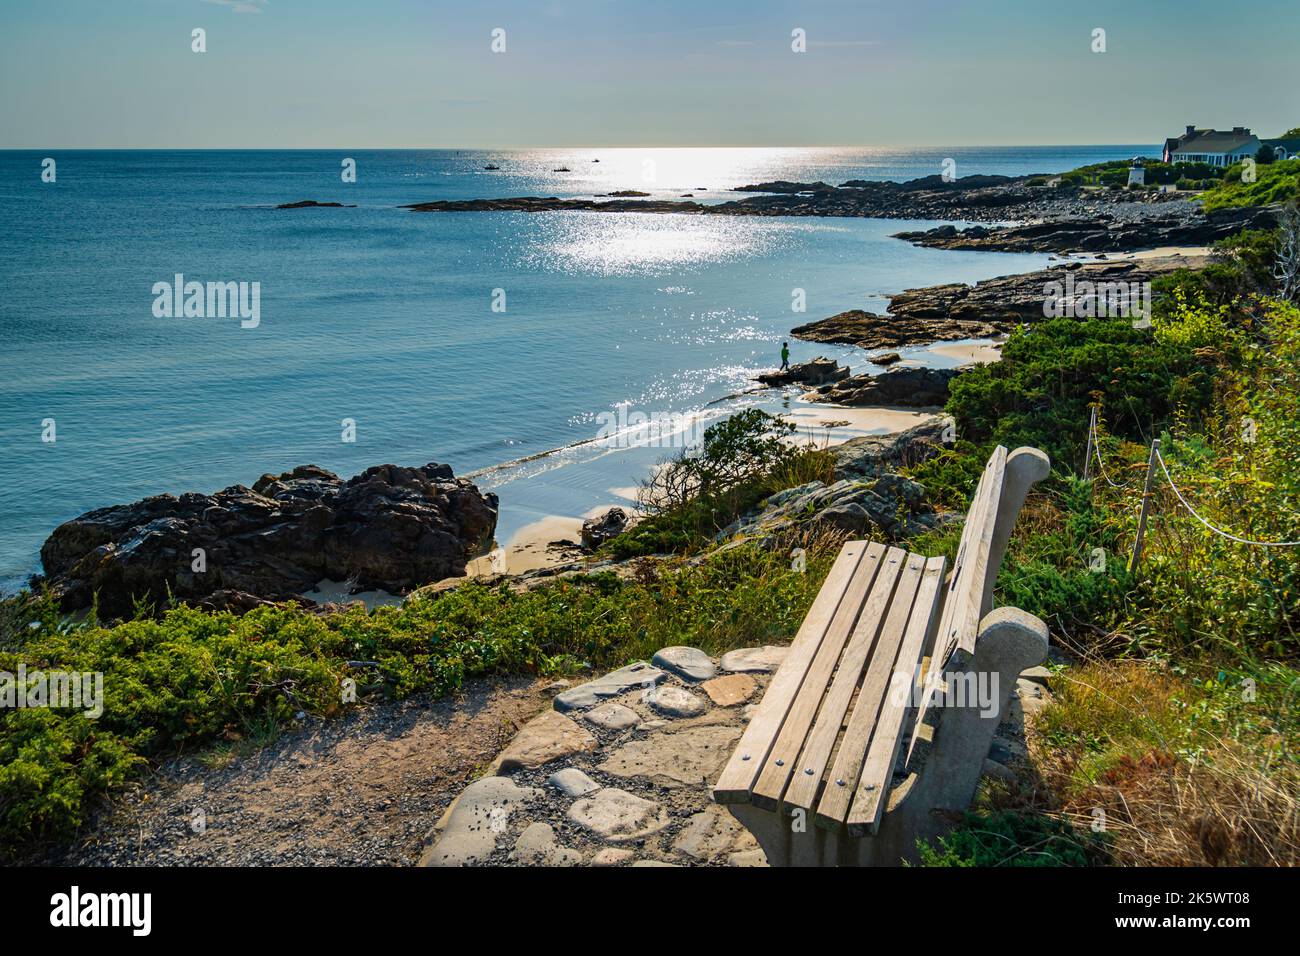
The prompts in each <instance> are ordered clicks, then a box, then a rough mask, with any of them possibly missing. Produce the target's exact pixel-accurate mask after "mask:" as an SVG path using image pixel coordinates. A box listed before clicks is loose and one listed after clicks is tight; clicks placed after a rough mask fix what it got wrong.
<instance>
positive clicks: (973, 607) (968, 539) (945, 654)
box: [907, 445, 1007, 760]
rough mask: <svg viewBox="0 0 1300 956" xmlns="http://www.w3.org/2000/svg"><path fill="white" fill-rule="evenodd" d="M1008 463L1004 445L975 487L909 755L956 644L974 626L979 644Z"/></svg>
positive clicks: (990, 461)
mask: <svg viewBox="0 0 1300 956" xmlns="http://www.w3.org/2000/svg"><path fill="white" fill-rule="evenodd" d="M1006 468H1007V450H1006V448H1005V447H1003V446H1002V445H999V446H998V447H997V448H996V449H994V451H993V455H992V457H990V458H989V461H988V464H987V465H985V467H984V474H983V476H982V477H981V478H980V482H979V485H978V486H977V487H976V489H975V498H974V500H973V501H972V502H971V508H970V512H969V514H968V515H967V517H966V527H965V528H964V529H962V533H961V542H960V543H959V544H958V546H957V557H956V558H955V559H954V561H953V565H952V574H951V575H950V576H949V579H948V586H947V588H946V590H945V597H944V603H943V615H942V617H941V618H940V620H939V628H938V630H937V631H936V633H935V639H934V645H933V651H932V653H931V655H930V667H929V671H928V672H927V675H926V680H925V689H924V691H923V693H922V695H921V700H920V706H919V708H918V710H917V714H916V722H915V724H914V726H913V729H912V740H911V742H910V743H909V744H908V748H907V756H908V759H909V760H911V757H912V752H913V751H914V750H915V749H916V742H917V740H918V739H920V734H921V725H922V723H923V722H924V720H925V715H926V712H927V711H928V710H929V707H930V703H931V701H932V700H933V699H934V694H935V691H936V690H938V687H939V683H940V681H941V680H942V676H943V669H944V666H945V665H946V664H947V663H948V658H949V656H950V655H951V654H952V651H953V650H954V648H956V647H957V646H958V645H959V644H960V643H961V642H962V641H963V639H964V638H965V637H966V633H965V632H966V631H967V630H969V631H970V632H971V633H970V637H969V640H970V643H971V646H972V647H973V646H974V640H975V634H974V632H975V630H976V629H978V627H979V618H980V604H981V602H982V601H983V600H984V573H985V571H986V570H987V568H988V556H989V548H990V547H991V545H992V541H993V526H994V524H995V523H996V521H997V513H998V503H999V501H1000V500H1001V498H1002V482H1003V479H1004V478H1005V477H1006Z"/></svg>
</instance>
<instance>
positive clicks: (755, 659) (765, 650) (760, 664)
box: [719, 644, 787, 674]
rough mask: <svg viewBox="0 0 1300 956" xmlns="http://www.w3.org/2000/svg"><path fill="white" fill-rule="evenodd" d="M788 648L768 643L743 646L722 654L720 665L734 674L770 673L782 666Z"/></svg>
mask: <svg viewBox="0 0 1300 956" xmlns="http://www.w3.org/2000/svg"><path fill="white" fill-rule="evenodd" d="M786 650H787V648H784V647H776V646H774V645H771V644H768V645H766V646H764V647H742V648H740V649H739V650H735V651H727V653H725V654H723V655H722V660H721V661H720V662H719V666H720V667H721V668H722V669H723V670H724V671H727V672H728V673H732V674H768V673H771V672H772V671H774V670H776V669H777V668H778V667H780V666H781V662H782V661H783V660H785V653H786Z"/></svg>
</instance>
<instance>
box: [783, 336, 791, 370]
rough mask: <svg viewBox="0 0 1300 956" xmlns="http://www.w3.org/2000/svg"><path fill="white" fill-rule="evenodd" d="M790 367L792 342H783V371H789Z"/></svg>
mask: <svg viewBox="0 0 1300 956" xmlns="http://www.w3.org/2000/svg"><path fill="white" fill-rule="evenodd" d="M789 368H790V343H789V342H782V343H781V371H783V372H784V371H787V370H788V369H789Z"/></svg>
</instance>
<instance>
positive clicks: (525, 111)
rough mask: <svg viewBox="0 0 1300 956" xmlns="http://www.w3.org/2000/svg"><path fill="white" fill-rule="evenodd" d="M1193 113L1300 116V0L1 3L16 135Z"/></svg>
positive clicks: (235, 134)
mask: <svg viewBox="0 0 1300 956" xmlns="http://www.w3.org/2000/svg"><path fill="white" fill-rule="evenodd" d="M195 28H202V29H203V30H204V31H205V32H206V52H203V53H196V52H194V51H193V50H192V49H191V46H192V31H193V30H194V29H195ZM496 29H500V30H503V31H504V41H505V50H504V52H493V50H492V42H493V38H492V34H493V31H494V30H496ZM1098 29H1100V30H1104V31H1105V36H1104V40H1105V50H1104V52H1094V46H1095V45H1096V41H1095V40H1094V31H1096V30H1098ZM795 30H802V31H803V34H804V36H805V37H806V48H805V51H804V52H799V53H796V52H794V50H792V44H793V43H794V40H793V39H792V31H795ZM1187 124H1195V125H1197V126H1215V127H1220V128H1222V127H1232V126H1249V127H1251V128H1253V129H1254V131H1255V132H1256V133H1258V134H1259V135H1261V136H1273V135H1277V134H1279V133H1280V132H1282V131H1283V130H1286V129H1289V128H1291V127H1295V126H1300V0H1250V2H1247V0H1238V2H1232V3H1230V2H1225V0H1215V2H1202V0H1139V2H1133V0H1126V2H1113V0H1087V2H1077V0H1076V2H1063V0H889V2H885V0H845V2H841V0H822V2H768V0H744V2H741V0H654V2H639V0H638V2H630V0H629V2H617V0H552V2H546V0H542V2H532V3H523V2H519V3H489V2H465V0H462V2H458V3H452V2H440V0H425V2H417V0H296V2H295V0H3V2H2V3H0V148H30V149H41V148H55V147H61V148H73V147H155V148H195V149H202V148H258V147H260V148H316V147H319V148H335V147H348V146H353V147H364V148H396V147H438V146H446V147H490V148H504V147H514V146H519V147H526V146H858V145H861V146H946V145H970V146H983V145H1032V144H1104V143H1156V142H1159V141H1161V140H1163V138H1164V137H1165V136H1167V135H1173V134H1176V133H1178V132H1179V131H1181V130H1182V129H1183V127H1184V126H1186V125H1187Z"/></svg>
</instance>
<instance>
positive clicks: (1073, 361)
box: [947, 319, 1213, 470]
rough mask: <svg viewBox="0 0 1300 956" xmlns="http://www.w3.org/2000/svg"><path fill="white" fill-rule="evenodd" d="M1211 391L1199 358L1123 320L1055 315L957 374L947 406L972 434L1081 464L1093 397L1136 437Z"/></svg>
mask: <svg viewBox="0 0 1300 956" xmlns="http://www.w3.org/2000/svg"><path fill="white" fill-rule="evenodd" d="M1212 394H1213V376H1212V373H1211V371H1210V369H1208V368H1206V366H1205V363H1204V362H1203V360H1202V359H1200V358H1199V357H1198V356H1196V355H1195V354H1194V353H1193V352H1192V351H1191V350H1190V349H1188V348H1186V347H1183V346H1181V345H1177V344H1173V343H1169V342H1159V341H1156V340H1155V338H1154V336H1153V335H1152V333H1151V331H1150V330H1146V329H1135V328H1134V327H1133V323H1132V322H1131V321H1130V320H1128V319H1091V320H1086V321H1078V320H1074V319H1053V320H1049V321H1046V322H1042V323H1039V324H1037V325H1035V326H1033V327H1032V328H1031V329H1029V330H1028V331H1019V332H1016V333H1014V334H1013V335H1012V336H1011V338H1010V339H1008V340H1007V342H1006V344H1005V345H1004V346H1003V348H1002V361H1001V362H997V363H994V364H992V365H984V366H979V367H977V368H975V369H972V370H971V371H969V372H966V373H965V374H963V375H959V376H958V377H957V378H956V379H954V380H953V384H952V391H951V397H950V398H949V400H948V405H947V409H948V412H949V413H950V414H952V415H953V416H954V417H955V418H956V420H957V426H958V433H959V434H961V436H962V437H963V438H965V439H967V440H968V441H971V442H974V443H976V444H980V443H984V444H988V443H997V444H1003V445H1006V446H1007V447H1008V448H1015V447H1016V446H1018V445H1032V446H1035V447H1037V448H1042V449H1043V450H1044V451H1046V452H1047V453H1048V454H1049V455H1050V456H1051V458H1052V460H1053V462H1054V463H1055V464H1056V465H1057V467H1059V468H1078V469H1079V470H1082V467H1081V466H1082V459H1083V452H1084V449H1085V447H1086V444H1087V425H1088V415H1089V411H1088V407H1089V405H1091V404H1092V403H1094V402H1098V401H1099V402H1101V403H1102V406H1103V407H1104V408H1105V409H1106V410H1107V414H1108V416H1110V421H1109V422H1108V427H1109V428H1110V430H1111V432H1112V434H1117V435H1122V436H1125V437H1129V438H1133V439H1141V438H1142V437H1143V436H1145V435H1149V434H1151V428H1152V425H1153V423H1154V422H1157V421H1161V420H1164V419H1165V418H1167V417H1168V416H1169V415H1170V414H1171V413H1172V411H1173V410H1174V408H1175V407H1176V406H1179V405H1182V406H1184V407H1185V408H1186V409H1187V410H1188V411H1190V412H1193V413H1198V412H1200V411H1203V410H1204V408H1205V407H1207V406H1208V403H1209V401H1210V398H1211V396H1212Z"/></svg>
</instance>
